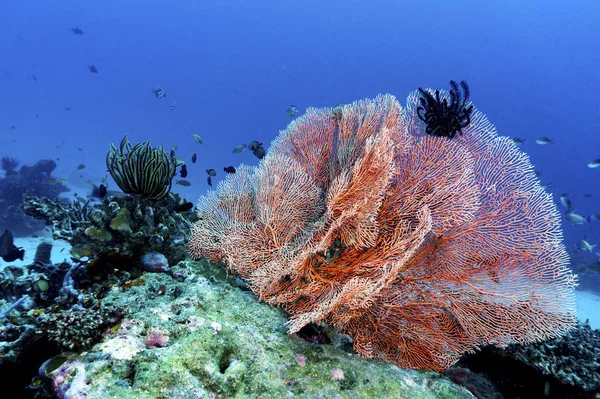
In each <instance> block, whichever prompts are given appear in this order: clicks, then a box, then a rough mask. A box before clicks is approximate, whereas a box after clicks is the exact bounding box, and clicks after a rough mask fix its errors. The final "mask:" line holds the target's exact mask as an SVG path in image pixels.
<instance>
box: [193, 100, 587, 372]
mask: <svg viewBox="0 0 600 399" xmlns="http://www.w3.org/2000/svg"><path fill="white" fill-rule="evenodd" d="M444 95H446V96H447V95H448V94H447V93H444ZM417 106H418V97H417V93H416V92H415V93H413V94H411V95H410V96H409V98H408V103H407V107H406V108H405V109H402V107H401V106H400V104H399V103H398V102H397V101H396V99H395V98H394V97H393V96H391V95H381V96H378V97H377V98H375V99H374V100H363V101H358V102H355V103H353V104H348V105H344V106H341V107H337V108H335V109H327V108H326V109H309V110H308V111H307V113H306V114H305V115H304V116H303V117H301V118H299V119H297V120H296V121H294V122H292V123H291V124H290V125H289V127H288V129H287V130H285V131H282V132H281V133H280V135H279V137H278V138H277V139H276V140H275V141H274V143H273V144H272V146H271V148H270V150H269V153H268V155H267V156H266V158H265V159H264V160H263V161H262V162H261V163H260V165H259V166H257V167H244V166H243V167H240V168H239V169H238V172H237V173H236V174H235V175H230V176H228V177H227V179H226V180H225V181H224V182H222V183H220V184H219V186H218V187H217V189H216V190H215V191H212V192H210V193H209V194H207V195H206V196H204V197H202V198H201V199H200V201H199V203H198V216H199V218H200V220H199V221H198V222H197V223H196V224H195V225H194V226H193V229H192V236H191V244H190V248H189V249H190V253H191V255H192V256H193V257H195V258H199V257H202V256H207V257H209V258H210V259H211V260H212V261H215V262H216V261H224V262H225V263H226V264H227V265H228V267H229V268H230V269H231V270H233V271H235V272H236V273H238V274H239V275H241V277H242V278H244V279H245V280H246V281H247V282H248V283H249V285H250V287H251V289H252V290H253V291H254V292H255V293H256V294H257V295H258V296H259V297H260V298H261V299H262V300H263V301H265V302H267V303H270V304H273V305H276V306H280V307H282V308H284V309H285V310H286V311H287V312H289V313H290V315H291V318H290V321H289V329H290V332H296V331H298V330H299V329H300V328H302V327H303V326H305V325H306V324H307V323H311V322H312V323H319V322H327V323H330V324H332V325H334V326H336V327H337V328H339V330H341V331H343V332H345V333H347V334H349V335H351V336H352V337H353V338H354V347H355V350H356V351H357V352H358V353H359V354H360V355H362V356H365V357H378V358H381V359H384V360H387V361H390V362H394V363H396V364H397V365H398V366H400V367H407V368H422V369H431V370H438V371H439V370H443V369H445V368H447V367H449V366H450V365H452V364H453V363H455V362H456V361H457V360H458V358H459V357H460V356H461V355H462V354H464V353H465V352H472V351H474V350H475V349H477V348H478V347H480V346H481V345H485V344H495V345H499V346H505V345H507V344H509V343H515V342H516V343H528V342H533V341H538V340H543V339H547V338H551V337H556V336H559V335H561V334H563V333H564V332H566V331H567V330H569V329H570V328H572V327H573V326H574V325H575V324H576V317H575V297H574V287H575V285H576V281H575V277H574V276H573V274H572V273H571V272H570V271H569V269H568V268H567V264H568V256H567V253H566V251H565V248H564V246H563V244H562V232H561V229H560V220H559V214H558V212H557V210H556V208H555V206H554V204H553V201H552V198H551V195H550V194H548V193H547V192H545V191H544V190H543V189H542V188H541V187H540V184H539V182H538V180H537V179H536V177H535V175H534V172H533V168H532V165H531V164H530V162H529V159H528V157H527V155H526V154H524V153H522V152H520V151H519V150H518V149H517V148H516V146H515V145H514V144H513V143H512V141H511V140H510V139H509V138H507V137H499V136H497V135H496V131H495V129H494V127H493V126H492V124H491V123H490V122H489V121H488V120H487V118H486V117H485V116H484V115H483V114H482V113H481V112H479V111H475V112H474V113H473V116H472V120H471V123H470V125H468V126H467V127H466V128H465V129H464V130H463V136H461V137H457V138H455V139H452V140H449V139H447V138H445V137H432V136H429V135H426V134H425V132H424V131H425V127H426V126H425V125H424V124H423V122H421V121H420V120H419V119H418V118H417V115H416V108H417Z"/></svg>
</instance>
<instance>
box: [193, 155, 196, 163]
mask: <svg viewBox="0 0 600 399" xmlns="http://www.w3.org/2000/svg"><path fill="white" fill-rule="evenodd" d="M192 163H196V153H194V155H192Z"/></svg>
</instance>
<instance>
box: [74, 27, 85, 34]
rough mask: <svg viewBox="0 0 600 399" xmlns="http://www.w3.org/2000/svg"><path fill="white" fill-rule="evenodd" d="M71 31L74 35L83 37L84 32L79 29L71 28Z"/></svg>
mask: <svg viewBox="0 0 600 399" xmlns="http://www.w3.org/2000/svg"><path fill="white" fill-rule="evenodd" d="M71 30H72V31H73V34H75V35H83V31H82V30H81V29H79V28H77V27H75V28H71Z"/></svg>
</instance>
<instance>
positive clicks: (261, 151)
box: [253, 147, 267, 159]
mask: <svg viewBox="0 0 600 399" xmlns="http://www.w3.org/2000/svg"><path fill="white" fill-rule="evenodd" d="M253 153H254V155H255V156H256V158H258V159H263V158H264V157H265V155H266V154H267V152H266V151H265V149H264V148H263V147H258V148H257V149H256V150H254V151H253Z"/></svg>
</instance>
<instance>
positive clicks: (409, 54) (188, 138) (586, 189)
mask: <svg viewBox="0 0 600 399" xmlns="http://www.w3.org/2000/svg"><path fill="white" fill-rule="evenodd" d="M0 13H1V15H3V23H2V24H1V25H0V82H2V90H1V93H2V95H0V155H2V156H11V157H16V158H17V159H18V160H19V161H20V162H21V163H22V164H27V163H33V162H35V161H37V160H38V159H40V158H51V159H56V158H59V159H60V161H57V162H58V168H57V170H56V171H55V173H54V174H55V175H56V176H59V177H64V178H66V179H67V180H68V181H69V184H70V185H71V186H72V187H73V189H74V190H77V189H79V190H86V189H87V188H88V187H89V185H88V183H86V182H87V181H88V180H92V181H94V182H100V180H101V178H102V177H104V176H105V175H106V167H105V162H104V157H105V154H106V151H107V150H108V146H109V143H110V142H115V143H118V142H119V141H120V140H121V138H122V137H123V136H124V134H126V133H127V134H129V137H130V140H131V141H132V142H134V143H135V142H139V141H143V140H145V139H147V138H150V139H151V140H152V142H153V144H159V143H162V144H164V145H165V147H166V148H170V147H171V146H172V145H173V143H176V145H177V146H178V155H179V156H181V157H183V158H185V159H186V160H188V161H189V159H190V157H191V156H192V154H193V153H197V156H198V162H197V163H196V164H193V165H192V164H190V163H189V162H188V165H189V171H190V175H189V178H188V180H190V181H191V182H192V186H190V187H181V186H175V188H174V191H176V192H179V193H181V194H183V195H184V196H186V197H187V198H190V199H191V200H192V201H195V199H196V198H197V197H198V196H199V195H200V194H202V193H204V192H205V191H206V190H207V189H209V187H208V185H207V182H206V177H207V176H206V174H205V170H206V169H208V168H214V169H216V170H217V171H218V175H217V177H216V178H213V181H214V183H216V182H218V181H219V179H221V178H223V177H224V172H222V168H223V167H224V166H228V165H233V166H237V165H238V164H240V163H245V164H256V163H257V162H258V159H257V158H256V157H254V156H253V154H252V153H251V152H249V151H245V152H242V153H240V154H232V149H233V148H234V147H235V146H236V145H238V144H240V143H247V142H249V141H250V140H258V141H261V142H264V143H269V142H270V141H271V140H272V139H273V138H274V137H275V136H276V135H277V134H278V132H279V130H280V129H284V128H285V127H286V126H287V124H288V123H289V122H290V117H288V116H287V115H286V113H285V110H286V108H287V107H288V106H289V105H291V104H294V105H297V106H298V109H299V113H300V114H302V113H303V112H304V110H305V109H306V108H307V107H309V106H315V107H322V106H333V105H336V104H338V103H340V102H351V101H354V100H357V99H361V98H365V97H373V96H375V95H376V94H378V93H392V94H394V95H396V96H397V97H398V98H399V99H400V101H401V102H403V100H404V98H405V97H406V95H407V94H408V93H409V92H410V91H412V90H414V89H416V88H417V87H432V88H446V89H447V88H448V82H449V80H450V79H454V80H457V81H460V80H463V79H464V80H466V81H467V82H468V83H469V85H470V87H471V99H472V101H473V102H474V103H475V104H476V106H477V107H478V108H479V109H480V110H482V111H483V112H485V113H486V114H487V115H488V116H489V118H490V119H491V121H492V122H493V123H494V124H495V125H496V127H497V129H498V131H499V133H500V134H502V135H508V136H511V137H519V138H523V139H525V144H524V145H523V147H522V149H523V150H524V151H526V152H527V153H528V154H529V156H530V157H531V160H532V162H533V164H534V165H535V167H536V169H537V170H539V171H540V172H541V173H542V174H541V180H542V181H543V182H544V183H549V184H550V188H549V190H550V191H551V192H552V193H553V194H554V196H555V198H556V200H557V203H558V201H559V196H560V195H561V194H562V193H568V194H569V198H570V199H571V201H572V203H573V207H574V208H575V209H576V211H577V213H579V214H581V215H583V216H586V217H587V216H590V215H592V214H596V213H600V201H599V198H600V188H599V187H600V186H599V184H598V181H599V176H600V175H599V174H600V168H597V169H590V168H588V167H586V164H587V163H588V162H589V161H590V160H593V159H597V158H600V122H599V121H598V117H597V116H598V115H599V114H600V106H599V102H598V101H597V96H598V93H599V92H600V90H599V89H600V78H599V77H598V74H597V66H598V65H599V64H600V52H598V51H597V38H598V37H600V25H598V24H597V23H596V17H597V16H598V15H599V14H600V5H599V4H598V3H597V2H595V1H578V2H564V1H548V2H544V3H543V4H542V3H539V2H522V1H488V2H486V3H485V5H482V4H481V3H478V2H470V1H458V2H441V1H434V2H428V3H427V5H423V4H420V3H418V2H404V1H391V0H389V1H384V0H374V1H371V2H369V3H368V4H367V3H366V2H363V1H356V0H351V1H343V2H342V1H331V2H322V1H314V0H307V1H303V2H292V1H267V0H258V1H253V2H238V1H191V0H187V1H186V0H182V1H178V2H167V1H144V2H142V1H133V0H131V1H126V2H123V1H102V2H99V1H98V2H85V3H84V2H79V1H74V0H71V1H70V0H62V1H60V2H39V1H10V0H6V1H2V2H1V4H0ZM75 27H78V28H80V29H81V30H82V31H83V33H84V34H83V35H76V34H74V32H73V31H72V28H75ZM90 65H94V66H95V67H96V68H97V71H98V73H91V71H90V69H89V66H90ZM159 87H160V88H162V89H163V90H164V91H165V93H166V94H167V97H165V98H163V99H159V98H157V97H156V96H155V95H154V94H153V92H152V90H153V89H157V88H159ZM173 102H175V104H176V108H175V109H174V110H171V108H170V105H171V104H173ZM66 108H67V109H70V111H69V110H67V109H66ZM13 126H14V129H12V128H11V127H13ZM194 133H196V134H200V135H201V136H202V137H203V141H204V143H203V144H202V145H198V144H196V143H195V142H194V141H193V138H192V135H193V134H194ZM541 136H546V137H550V138H551V139H552V140H553V142H552V144H548V145H545V146H541V145H538V144H536V143H535V139H536V138H538V137H541ZM81 163H84V164H85V165H86V168H85V169H83V170H78V171H76V167H77V165H79V164H81ZM113 186H114V185H113ZM586 194H587V196H584V195H586ZM561 209H562V208H561ZM564 232H565V242H566V244H567V246H568V248H569V249H570V250H576V248H577V246H578V243H579V241H580V240H581V239H583V238H585V239H587V241H588V242H590V243H591V244H600V222H598V221H592V222H591V223H589V224H585V225H576V226H573V225H571V224H569V223H568V222H566V221H565V224H564ZM598 248H599V247H596V250H597V251H598V252H600V250H598Z"/></svg>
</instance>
